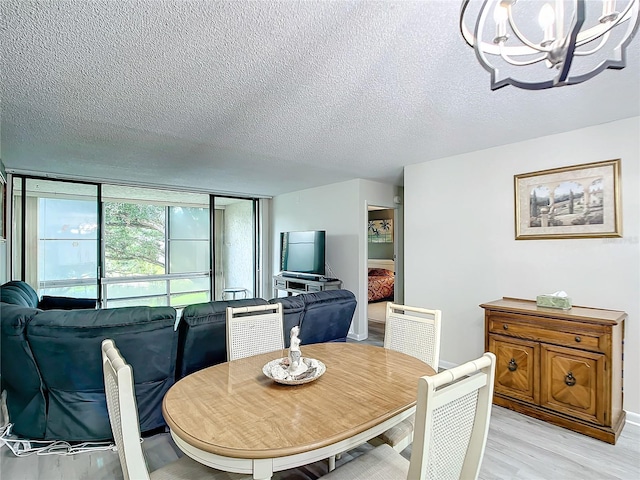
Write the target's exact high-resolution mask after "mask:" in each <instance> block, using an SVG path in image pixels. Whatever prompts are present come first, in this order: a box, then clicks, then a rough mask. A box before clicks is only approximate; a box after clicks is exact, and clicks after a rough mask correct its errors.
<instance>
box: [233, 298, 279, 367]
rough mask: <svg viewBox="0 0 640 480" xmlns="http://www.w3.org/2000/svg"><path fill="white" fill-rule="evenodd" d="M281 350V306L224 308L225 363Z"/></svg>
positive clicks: (277, 304) (275, 304)
mask: <svg viewBox="0 0 640 480" xmlns="http://www.w3.org/2000/svg"><path fill="white" fill-rule="evenodd" d="M283 349H284V332H283V320H282V304H281V303H273V304H268V305H254V306H247V307H235V308H234V307H227V360H237V359H239V358H244V357H249V356H252V355H259V354H261V353H267V352H273V351H276V350H283Z"/></svg>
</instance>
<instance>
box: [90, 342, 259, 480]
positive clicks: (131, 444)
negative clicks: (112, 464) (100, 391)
mask: <svg viewBox="0 0 640 480" xmlns="http://www.w3.org/2000/svg"><path fill="white" fill-rule="evenodd" d="M102 370H103V373H104V386H105V393H106V397H107V411H108V413H109V422H110V423H111V431H112V433H113V438H114V440H115V443H116V449H117V451H118V457H119V458H120V466H121V467H122V473H123V476H124V479H125V480H169V479H175V480H228V479H229V478H231V477H230V476H229V474H227V473H226V472H220V471H218V470H214V469H212V468H209V467H207V466H205V465H203V464H201V463H198V462H196V461H195V460H192V459H191V458H189V457H187V456H183V457H181V458H179V459H178V460H176V461H173V462H170V463H168V464H166V465H164V466H163V467H162V468H159V469H157V470H154V471H153V472H151V473H149V469H148V467H147V462H146V460H145V458H144V453H143V451H142V444H141V443H140V424H139V420H138V407H137V405H136V396H135V392H134V384H133V370H132V368H131V366H130V365H129V364H127V363H126V362H125V360H124V358H123V357H122V355H121V354H120V351H119V350H118V349H117V348H116V346H115V343H114V341H113V340H111V339H105V340H103V342H102ZM239 477H240V476H234V477H233V478H239ZM242 478H245V479H247V480H248V479H249V478H250V477H246V476H245V477H242Z"/></svg>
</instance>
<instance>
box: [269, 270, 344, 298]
mask: <svg viewBox="0 0 640 480" xmlns="http://www.w3.org/2000/svg"><path fill="white" fill-rule="evenodd" d="M316 278H320V279H322V280H312V279H310V278H299V277H292V276H289V275H282V274H281V275H274V276H273V296H274V297H277V296H278V290H282V291H285V292H287V295H294V294H299V293H311V292H322V291H323V290H340V289H341V288H342V281H341V280H338V279H337V278H332V279H324V277H316Z"/></svg>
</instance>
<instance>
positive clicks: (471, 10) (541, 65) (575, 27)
mask: <svg viewBox="0 0 640 480" xmlns="http://www.w3.org/2000/svg"><path fill="white" fill-rule="evenodd" d="M639 3H640V0H625V1H618V2H616V0H555V2H554V1H553V0H551V2H550V3H545V2H543V1H541V0H479V1H475V0H463V2H462V8H461V10H460V31H461V32H462V35H463V37H464V39H465V41H466V42H467V43H468V44H469V46H471V47H473V49H474V50H475V52H476V57H477V58H478V61H479V62H480V63H481V64H482V66H483V67H484V68H485V69H486V70H487V71H488V72H489V73H491V89H492V90H496V89H498V88H501V87H504V86H506V85H513V86H516V87H519V88H524V89H527V90H541V89H544V88H550V87H557V86H562V85H572V84H576V83H581V82H584V81H585V80H588V79H590V78H592V77H594V76H596V75H597V74H598V73H600V72H602V71H603V70H605V69H607V68H613V69H622V68H624V67H625V65H626V62H625V48H626V47H627V46H628V45H629V43H630V42H631V40H632V39H633V36H634V35H635V33H636V31H637V30H638V24H639V21H638V19H639V15H638V4H639ZM536 17H537V20H538V21H537V22H536V21H535V19H536ZM469 18H472V19H475V23H474V24H473V28H472V29H470V28H469V27H468V26H467V23H468V19H469ZM532 20H533V21H532Z"/></svg>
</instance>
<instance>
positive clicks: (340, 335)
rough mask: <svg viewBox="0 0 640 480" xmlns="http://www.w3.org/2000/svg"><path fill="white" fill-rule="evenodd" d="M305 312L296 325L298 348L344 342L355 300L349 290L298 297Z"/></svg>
mask: <svg viewBox="0 0 640 480" xmlns="http://www.w3.org/2000/svg"><path fill="white" fill-rule="evenodd" d="M300 297H302V298H303V299H304V303H305V310H304V314H303V316H302V321H301V323H300V340H301V342H302V344H303V345H304V344H307V345H308V344H311V343H322V342H335V341H338V342H345V341H346V340H347V334H348V333H349V327H350V326H351V320H352V319H353V314H354V312H355V310H356V304H357V302H356V297H355V295H354V294H353V293H352V292H350V291H349V290H324V291H322V292H317V293H305V294H304V295H300Z"/></svg>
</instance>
